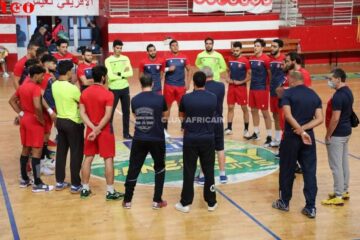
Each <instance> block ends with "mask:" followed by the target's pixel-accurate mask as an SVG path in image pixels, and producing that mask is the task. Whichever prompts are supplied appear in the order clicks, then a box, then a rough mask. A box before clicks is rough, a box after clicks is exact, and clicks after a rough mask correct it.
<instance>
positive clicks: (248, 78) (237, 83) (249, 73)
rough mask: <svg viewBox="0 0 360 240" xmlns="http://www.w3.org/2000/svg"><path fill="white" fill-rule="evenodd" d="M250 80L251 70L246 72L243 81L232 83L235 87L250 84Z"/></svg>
mask: <svg viewBox="0 0 360 240" xmlns="http://www.w3.org/2000/svg"><path fill="white" fill-rule="evenodd" d="M250 79H251V70H248V71H247V72H246V77H245V79H244V80H242V81H234V84H235V85H242V84H244V83H247V82H250Z"/></svg>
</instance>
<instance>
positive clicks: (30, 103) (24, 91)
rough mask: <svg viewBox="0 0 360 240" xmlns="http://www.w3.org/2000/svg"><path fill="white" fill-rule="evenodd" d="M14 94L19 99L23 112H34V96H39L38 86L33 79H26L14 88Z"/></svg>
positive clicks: (39, 89)
mask: <svg viewBox="0 0 360 240" xmlns="http://www.w3.org/2000/svg"><path fill="white" fill-rule="evenodd" d="M15 94H16V96H17V97H18V98H19V99H20V105H21V109H22V110H23V111H24V112H25V113H31V114H35V106H34V98H35V97H41V88H40V86H39V85H38V84H36V83H34V82H33V81H27V82H24V83H23V84H22V85H21V86H20V87H19V88H18V89H17V90H16V93H15Z"/></svg>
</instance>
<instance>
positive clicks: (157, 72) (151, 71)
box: [139, 44, 164, 95]
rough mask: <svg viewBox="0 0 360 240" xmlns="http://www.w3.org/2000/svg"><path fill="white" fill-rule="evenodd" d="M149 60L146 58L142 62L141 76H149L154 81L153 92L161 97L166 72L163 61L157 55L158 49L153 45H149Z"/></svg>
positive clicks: (147, 48) (147, 49)
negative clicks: (162, 82) (162, 81)
mask: <svg viewBox="0 0 360 240" xmlns="http://www.w3.org/2000/svg"><path fill="white" fill-rule="evenodd" d="M146 51H147V55H148V56H147V58H144V59H143V60H142V61H141V62H140V66H139V76H140V77H141V76H143V75H144V74H148V75H150V76H151V78H152V80H153V83H154V85H153V87H152V90H153V92H156V93H158V94H160V95H161V90H162V87H161V79H162V78H163V74H164V70H163V67H162V63H163V61H164V60H163V59H161V58H159V57H158V56H157V55H156V48H155V46H154V45H153V44H149V45H147V47H146Z"/></svg>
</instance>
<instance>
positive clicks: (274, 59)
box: [266, 39, 285, 147]
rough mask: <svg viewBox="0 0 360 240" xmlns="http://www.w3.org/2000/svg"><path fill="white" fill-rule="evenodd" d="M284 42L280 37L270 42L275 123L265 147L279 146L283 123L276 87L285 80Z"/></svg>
mask: <svg viewBox="0 0 360 240" xmlns="http://www.w3.org/2000/svg"><path fill="white" fill-rule="evenodd" d="M283 46H284V42H283V41H282V40H281V39H274V40H273V41H272V43H271V53H270V71H271V79H270V111H271V112H272V114H273V118H274V125H275V138H274V139H273V141H271V142H270V144H269V145H267V146H266V147H279V146H280V140H281V130H282V128H281V126H282V123H284V114H283V112H282V108H280V106H279V97H278V96H277V94H276V89H277V88H278V87H280V86H281V85H282V84H283V82H284V80H285V73H284V61H285V55H284V54H283V53H281V50H282V48H283Z"/></svg>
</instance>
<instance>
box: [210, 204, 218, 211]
mask: <svg viewBox="0 0 360 240" xmlns="http://www.w3.org/2000/svg"><path fill="white" fill-rule="evenodd" d="M217 207H218V204H217V203H215V205H214V206H212V207H210V206H208V211H209V212H213V211H215V209H217Z"/></svg>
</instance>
